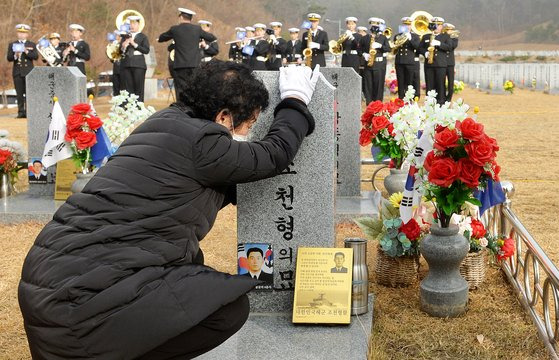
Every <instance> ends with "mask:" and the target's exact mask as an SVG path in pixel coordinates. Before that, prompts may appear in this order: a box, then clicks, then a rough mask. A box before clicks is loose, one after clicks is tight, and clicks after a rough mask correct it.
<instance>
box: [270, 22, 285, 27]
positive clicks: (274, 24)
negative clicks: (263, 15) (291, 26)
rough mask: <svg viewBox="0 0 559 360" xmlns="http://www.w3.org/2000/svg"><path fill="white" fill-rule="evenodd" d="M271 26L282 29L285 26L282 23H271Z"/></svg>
mask: <svg viewBox="0 0 559 360" xmlns="http://www.w3.org/2000/svg"><path fill="white" fill-rule="evenodd" d="M270 26H272V27H274V26H277V27H282V26H283V24H282V23H280V22H279V21H272V22H271V23H270Z"/></svg>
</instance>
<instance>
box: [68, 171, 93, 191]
mask: <svg viewBox="0 0 559 360" xmlns="http://www.w3.org/2000/svg"><path fill="white" fill-rule="evenodd" d="M93 175H95V174H94V173H92V172H89V173H87V174H82V173H77V174H76V180H74V182H73V183H72V186H71V187H70V191H72V194H76V193H79V192H81V191H82V190H83V188H84V187H85V185H87V183H88V182H89V180H91V178H92V177H93Z"/></svg>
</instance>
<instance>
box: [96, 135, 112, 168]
mask: <svg viewBox="0 0 559 360" xmlns="http://www.w3.org/2000/svg"><path fill="white" fill-rule="evenodd" d="M95 136H97V143H96V144H95V145H93V147H92V148H91V164H92V165H94V166H95V167H101V164H102V163H103V160H105V158H108V157H109V156H111V155H112V154H113V151H112V145H111V141H110V140H109V136H107V133H106V132H105V130H104V129H103V127H102V126H101V127H100V128H99V129H98V130H97V132H96V133H95Z"/></svg>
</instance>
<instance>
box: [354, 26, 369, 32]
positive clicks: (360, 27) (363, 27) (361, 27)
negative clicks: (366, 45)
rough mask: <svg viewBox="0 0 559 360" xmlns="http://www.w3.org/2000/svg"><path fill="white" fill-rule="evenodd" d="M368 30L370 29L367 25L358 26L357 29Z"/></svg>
mask: <svg viewBox="0 0 559 360" xmlns="http://www.w3.org/2000/svg"><path fill="white" fill-rule="evenodd" d="M367 30H369V29H367V27H366V26H358V27H357V31H367Z"/></svg>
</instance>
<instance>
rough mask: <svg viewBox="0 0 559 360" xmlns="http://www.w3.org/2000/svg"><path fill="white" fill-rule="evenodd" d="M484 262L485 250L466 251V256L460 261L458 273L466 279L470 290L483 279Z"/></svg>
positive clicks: (485, 266) (485, 267)
mask: <svg viewBox="0 0 559 360" xmlns="http://www.w3.org/2000/svg"><path fill="white" fill-rule="evenodd" d="M486 263H487V261H486V258H485V251H478V252H474V253H468V256H466V258H465V259H464V261H462V264H461V265H460V275H462V277H463V278H464V279H466V281H467V282H468V284H469V285H470V290H472V289H476V288H478V287H479V285H481V283H482V282H483V280H484V279H485V272H486V270H487V264H486Z"/></svg>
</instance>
